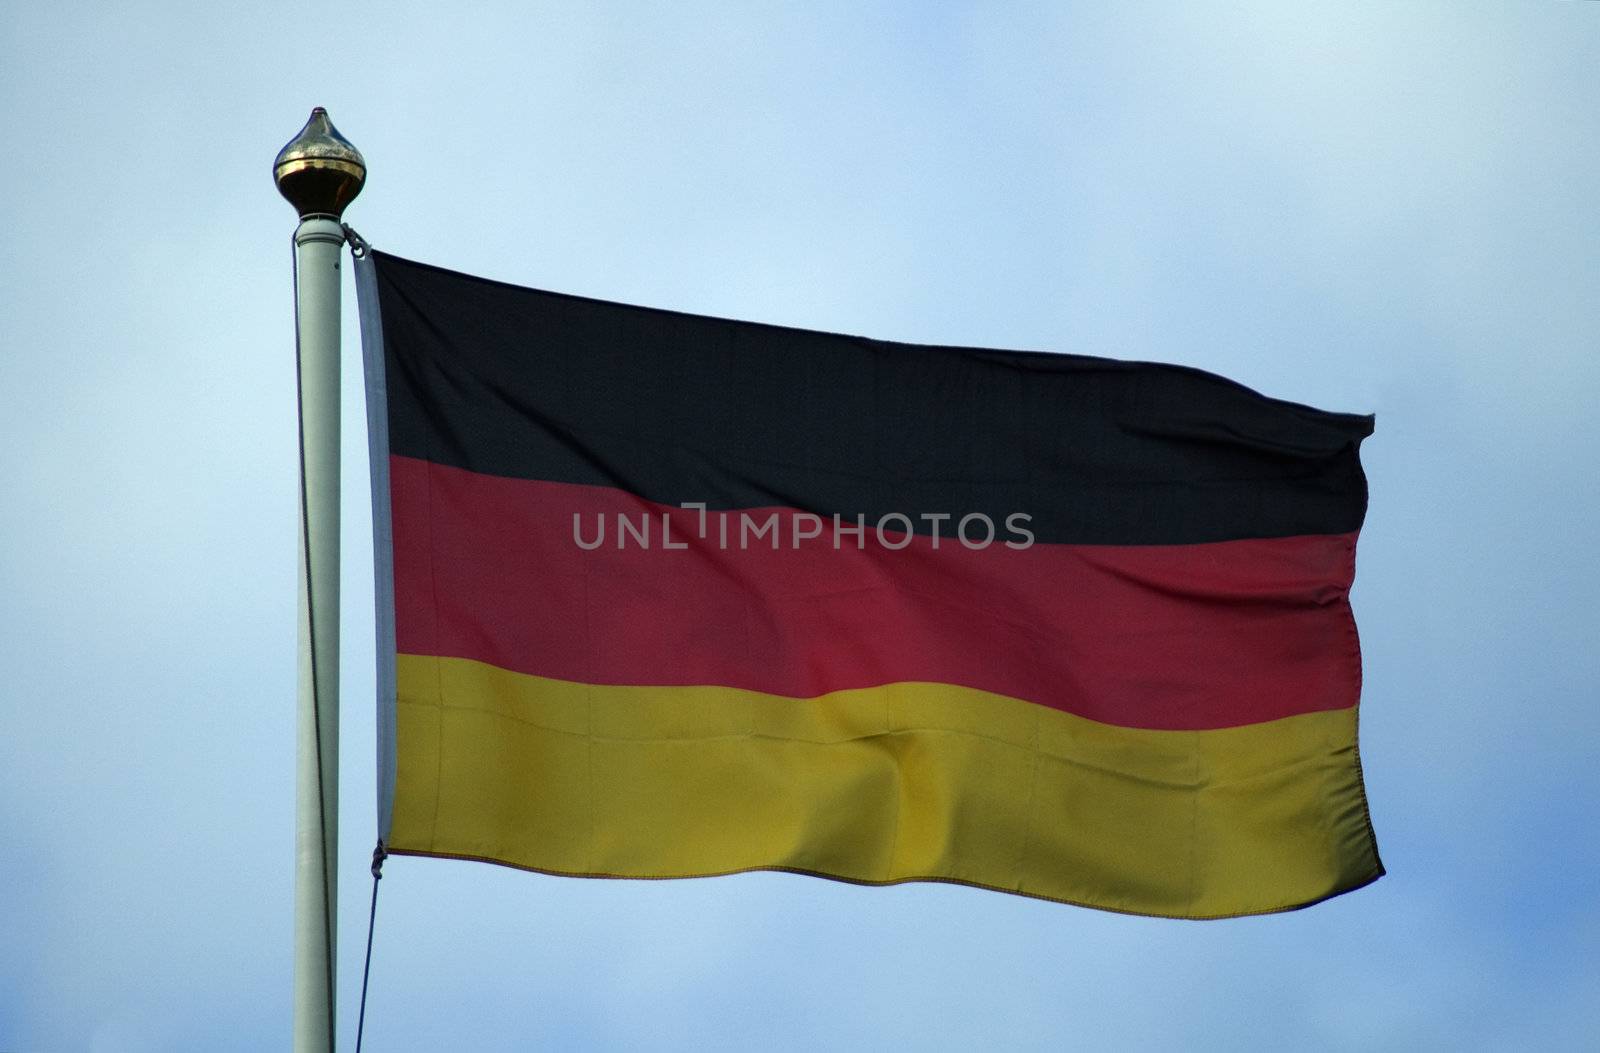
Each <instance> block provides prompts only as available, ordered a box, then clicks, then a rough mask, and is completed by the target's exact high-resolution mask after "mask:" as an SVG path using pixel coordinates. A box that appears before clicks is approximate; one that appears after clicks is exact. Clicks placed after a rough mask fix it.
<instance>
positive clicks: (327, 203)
mask: <svg viewBox="0 0 1600 1053" xmlns="http://www.w3.org/2000/svg"><path fill="white" fill-rule="evenodd" d="M272 178H273V179H274V180H275V181H276V182H277V184H278V193H280V194H282V195H283V196H284V197H285V198H287V199H288V201H289V204H291V205H293V206H294V207H295V209H296V211H298V212H299V213H300V218H301V219H305V218H306V217H307V216H331V217H333V218H334V219H338V218H339V217H340V216H341V215H342V214H343V213H344V207H345V206H346V205H348V204H349V203H350V202H352V201H354V200H355V197H356V195H357V194H359V193H361V184H363V183H365V182H366V181H367V162H366V161H365V160H363V159H362V157H361V151H360V150H357V149H356V148H355V147H354V146H351V145H350V140H348V139H346V138H345V137H344V136H342V135H340V134H339V130H338V129H337V128H335V127H334V126H333V122H332V121H330V120H328V111H327V110H324V109H323V108H322V107H321V106H318V107H317V108H316V109H314V110H312V111H311V119H310V120H308V121H306V126H305V127H304V128H302V129H300V134H299V135H296V136H295V137H294V138H293V139H290V140H289V144H288V145H287V146H285V147H284V148H283V149H282V150H279V151H278V158H277V160H276V161H274V162H272Z"/></svg>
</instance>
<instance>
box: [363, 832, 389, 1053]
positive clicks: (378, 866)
mask: <svg viewBox="0 0 1600 1053" xmlns="http://www.w3.org/2000/svg"><path fill="white" fill-rule="evenodd" d="M388 857H389V853H388V852H386V851H384V848H383V842H382V841H381V840H380V841H379V842H378V847H377V848H374V849H373V850H372V906H371V907H369V908H368V909H367V960H366V961H365V962H364V963H363V964H362V966H361V1008H360V1009H359V1010H358V1011H357V1012H356V1053H361V1040H362V1037H363V1036H364V1035H365V1033H366V1029H367V979H368V977H370V976H371V974H372V930H373V929H374V928H375V927H376V923H377V920H378V882H379V881H381V880H382V879H383V861H384V860H385V859H387V858H388Z"/></svg>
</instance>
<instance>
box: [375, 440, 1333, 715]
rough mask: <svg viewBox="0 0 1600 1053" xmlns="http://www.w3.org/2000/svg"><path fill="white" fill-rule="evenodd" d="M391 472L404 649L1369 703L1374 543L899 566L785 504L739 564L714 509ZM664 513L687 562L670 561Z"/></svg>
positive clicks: (506, 662) (737, 679) (735, 678)
mask: <svg viewBox="0 0 1600 1053" xmlns="http://www.w3.org/2000/svg"><path fill="white" fill-rule="evenodd" d="M390 479H391V482H392V488H393V519H394V574H395V608H396V611H395V614H396V631H397V644H398V647H399V650H400V651H401V652H403V653H408V654H434V655H443V656H448V657H456V658H471V659H477V660H479V661H483V662H488V663H491V664H493V665H497V666H500V667H502V668H505V669H510V670H515V671H517V672H522V673H531V674H534V675H538V676H546V677H554V678H558V679H563V680H576V681H583V682H586V683H596V684H656V685H663V686H676V685H692V684H716V685H723V686H728V687H740V688H747V689H749V690H752V691H761V692H766V693H768V694H778V695H787V696H792V697H796V698H808V697H814V696H816V695H821V694H825V693H827V692H830V691H838V690H843V689H847V688H860V687H871V686H876V685H879V684H887V683H894V682H897V681H919V680H920V681H936V682H943V683H951V684H960V685H963V686H966V687H972V688H978V689H980V690H984V691H992V692H995V693H997V694H1003V695H1010V696H1012V697H1014V698H1020V699H1026V700H1028V701H1032V702H1037V703H1041V704H1044V705H1047V706H1052V707H1054V708H1056V709H1061V710H1065V711H1067V712H1070V713H1075V714H1077V715H1079V716H1083V717H1088V718H1090V719H1092V720H1098V721H1101V722H1103V723H1108V724H1117V725H1122V726H1126V727H1138V728H1154V729H1170V730H1198V729H1206V728H1220V727H1232V726H1236V725H1240V724H1251V723H1256V722H1258V721H1265V720H1274V719H1277V718H1280V717H1286V716H1290V715H1293V714H1296V713H1306V712H1313V711H1318V710H1331V709H1344V708H1347V707H1349V706H1353V705H1355V703H1356V700H1357V697H1358V693H1359V686H1360V662H1361V659H1360V652H1359V648H1358V645H1357V642H1356V634H1355V623H1354V621H1353V619H1352V617H1351V614H1350V607H1349V602H1348V599H1347V594H1348V590H1349V587H1350V582H1351V577H1352V575H1353V573H1354V555H1355V540H1356V539H1355V535H1354V534H1341V535H1327V536H1302V537H1288V538H1272V539H1263V540H1248V541H1224V542H1215V543H1210V544H1202V545H1152V546H1110V545H1046V544H1035V545H1033V546H1032V547H1031V548H1027V549H1024V550H1013V549H1009V548H1006V547H1004V546H1002V545H1000V544H998V543H997V544H994V545H992V546H991V547H989V548H987V549H984V550H982V551H972V550H969V549H967V548H965V547H963V546H962V545H960V544H959V543H957V542H956V541H954V540H952V539H951V538H949V537H946V538H944V539H943V540H942V541H940V542H939V546H938V548H937V549H935V548H934V547H933V539H931V538H930V537H928V536H926V535H916V536H913V537H912V538H911V541H910V544H909V545H908V547H906V548H904V549H902V550H898V551H891V550H888V549H885V548H883V547H882V546H880V545H879V544H878V543H877V541H876V539H875V538H874V537H873V535H872V533H871V528H870V526H869V532H868V535H867V541H866V548H865V550H858V549H857V548H856V547H854V546H855V544H856V542H855V540H854V539H853V538H851V537H848V536H847V537H845V538H843V539H842V540H843V547H842V548H840V549H835V548H834V547H832V544H831V542H830V540H829V539H830V537H831V529H828V530H825V531H824V533H823V536H822V537H820V538H814V539H811V540H807V541H804V542H802V543H801V545H800V547H798V548H791V547H790V544H791V541H790V539H791V538H792V536H793V526H794V523H795V518H794V517H795V516H796V515H799V514H801V513H796V512H795V511H793V510H788V509H777V510H773V509H762V510H749V511H748V513H747V514H749V515H751V516H753V517H756V518H757V519H762V518H765V517H766V516H767V515H768V514H770V513H771V512H773V511H776V512H778V514H779V515H780V516H781V517H782V519H781V525H782V529H783V539H784V541H783V543H784V547H783V548H782V550H780V551H773V550H772V549H771V548H769V547H767V545H768V544H769V542H767V541H765V540H763V541H762V542H760V543H759V544H757V545H756V546H755V547H752V548H750V549H748V550H743V551H741V550H739V548H738V535H739V523H738V520H739V515H740V513H737V512H730V513H722V514H721V515H723V516H726V517H727V518H728V522H729V530H730V534H729V536H730V547H729V548H727V549H724V548H722V547H720V546H719V544H718V541H717V537H718V526H717V524H718V521H719V518H718V514H717V513H712V514H711V515H710V516H709V517H708V530H707V534H708V535H709V536H708V539H707V540H699V539H698V538H697V537H696V534H697V532H698V530H699V513H698V512H697V511H695V510H685V509H669V508H665V507H663V506H660V505H655V504H651V503H649V502H645V501H642V500H640V499H638V498H636V497H634V496H632V495H631V494H627V493H624V492H622V491H620V490H614V489H609V488H606V487H596V486H581V485H572V484H565V483H547V482H536V481H528V480H521V479H507V478H501V477H497V476H487V475H479V474H476V473H473V472H468V471H464V470H462V469H459V468H450V467H443V466H440V465H434V464H430V463H428V462H426V461H420V460H415V459H412V458H408V457H399V456H396V457H392V458H391V459H390ZM920 511H921V510H916V509H907V510H906V512H907V514H911V515H915V514H918V512H920ZM1018 511H1024V512H1025V511H1026V509H1019V510H1018ZM574 513H576V514H578V515H579V516H580V517H581V520H580V522H581V526H582V531H583V537H584V538H585V540H592V539H593V537H594V535H595V530H596V521H597V517H601V516H603V517H604V518H605V519H606V520H607V523H606V541H605V544H604V546H602V547H601V548H599V549H596V550H594V551H584V550H583V549H581V548H579V546H578V545H577V543H576V542H575V541H574V536H573V515H574ZM619 513H620V514H622V515H625V516H628V517H629V519H630V520H631V522H633V523H634V524H639V523H640V521H641V517H642V516H645V515H648V516H649V518H650V542H651V547H650V548H649V549H648V550H645V549H641V548H640V547H639V546H638V545H637V544H636V543H635V542H634V540H633V538H632V537H631V536H630V537H629V538H628V540H627V547H626V548H624V549H622V550H620V551H619V550H618V548H617V518H616V517H617V515H618V514H619ZM664 514H665V515H667V516H669V517H670V521H671V533H672V538H673V540H674V541H675V542H680V543H687V544H688V545H689V547H688V548H687V549H685V550H671V551H667V550H663V548H662V547H661V524H662V516H663V515H664ZM997 525H999V524H997ZM1000 526H1001V530H1002V532H1003V530H1004V527H1003V525H1000ZM1004 536H1006V535H1005V534H1004V533H1002V537H1004ZM889 540H890V541H891V542H892V543H899V542H900V541H902V540H904V536H903V535H890V536H889ZM430 549H431V557H430Z"/></svg>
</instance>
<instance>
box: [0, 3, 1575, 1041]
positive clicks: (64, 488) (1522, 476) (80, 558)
mask: <svg viewBox="0 0 1600 1053" xmlns="http://www.w3.org/2000/svg"><path fill="white" fill-rule="evenodd" d="M266 11H267V7H266V6H265V5H263V6H261V7H260V8H259V9H252V10H251V11H249V12H246V11H244V10H243V6H242V5H218V4H209V5H207V4H193V5H182V4H166V5H161V6H160V7H159V8H154V7H152V8H150V9H139V10H135V9H133V8H131V7H129V6H128V5H112V4H79V5H72V6H71V9H68V5H60V9H55V8H49V7H47V6H46V5H20V4H19V5H10V6H9V7H8V8H7V9H6V11H5V13H4V14H3V15H0V101H3V103H4V105H0V141H3V142H5V143H6V144H7V162H6V164H5V165H4V167H3V168H0V188H3V190H4V200H5V202H6V205H7V209H6V218H5V221H4V224H3V225H0V249H3V256H4V259H5V261H6V262H5V266H4V267H3V268H0V303H3V304H4V308H3V310H0V407H3V412H0V449H3V450H4V451H5V454H4V460H3V463H4V465H5V469H6V473H7V479H6V482H7V486H6V490H5V495H4V497H3V498H0V598H3V603H0V624H3V626H4V628H5V631H4V632H3V633H0V668H3V669H4V670H5V677H4V680H3V686H0V890H4V894H3V895H0V1050H28V1051H33V1050H46V1051H54V1050H85V1049H87V1050H95V1051H119V1050H168V1049H263V1050H267V1049H280V1048H283V1047H284V1046H285V1045H286V1043H287V1041H288V1034H289V1006H290V983H291V962H290V951H291V946H290V933H291V916H292V855H293V851H292V847H293V782H292V779H293V770H294V759H293V726H294V694H295V654H294V647H295V629H294V610H295V606H294V605H295V591H294V590H295V577H294V569H295V497H296V484H295V474H294V472H295V433H294V422H295V413H294V375H293V344H292V340H293V335H292V304H291V297H290V269H289V235H290V232H291V231H292V229H293V225H294V223H293V215H292V212H291V210H290V209H289V207H288V206H287V205H286V204H285V203H284V202H283V201H282V200H281V199H279V198H278V196H277V194H276V192H275V191H274V189H273V187H272V183H271V178H270V164H271V161H272V158H273V155H274V154H275V153H276V152H277V150H278V148H279V146H281V145H282V143H283V142H284V141H285V140H286V139H288V138H289V137H290V136H291V135H292V134H293V133H294V132H295V130H296V129H297V128H298V127H299V126H300V124H301V123H302V122H303V121H304V120H305V117H306V114H307V112H308V111H309V110H310V108H311V106H313V105H324V106H327V107H328V108H329V109H330V111H331V112H332V115H333V118H334V120H335V122H336V123H337V124H338V126H339V127H340V129H341V130H342V131H343V132H344V133H345V134H346V135H348V136H349V137H350V138H351V140H352V141H354V142H355V143H356V144H357V145H358V146H359V147H360V148H361V149H362V151H363V152H364V153H365V155H366V157H367V160H368V163H369V166H370V169H371V174H370V177H369V181H368V185H367V189H366V191H365V193H364V194H363V195H362V197H361V198H360V199H359V200H358V201H357V202H356V203H355V205H353V206H352V207H351V209H350V211H349V213H348V216H347V218H348V219H349V220H350V222H351V223H352V224H353V225H354V226H355V227H356V228H357V229H359V230H360V231H361V232H362V233H363V234H364V235H365V236H366V237H367V238H368V240H370V241H371V242H372V243H373V244H374V245H376V246H378V247H379V248H382V249H386V250H388V251H391V252H395V253H397V254H400V255H404V256H410V257H413V258H418V259H423V260H426V261H429V262H432V263H437V264H440V265H443V266H448V267H453V268H457V269H461V270H467V271H471V272H475V273H479V274H483V275H486V276H489V277H495V278H500V279H503V280H508V281H513V282H518V283H522V284H528V285H537V286H541V287H546V288H553V289H560V290H563V291H569V292H574V293H581V294H585V295H590V296H598V297H605V298H611V299H617V300H624V301H628V302H635V303H644V304H651V305H656V306H662V307H671V308H677V309H680V310H688V311H696V312H702V313H708V314H716V315H724V316H732V317H743V318H752V319H758V320H763V321H770V322H777V323H783V324H789V325H798V326H805V327H811V328H818V329H825V330H832V331H842V332H854V333H862V334H865V335H870V336H876V337H883V338H889V339H898V340H908V341H922V342H938V343H958V344H978V345H990V346H999V347H1011V348H1027V349H1038V350H1060V351H1074V352H1079V353H1084V354H1097V355H1107V356H1112V357H1125V358H1141V359H1156V360H1163V361H1172V362H1181V363H1185V364H1189V365H1195V366H1199V367H1202V368H1206V369H1210V370H1213V371H1216V372H1220V373H1223V374H1225V375H1228V376H1231V377H1233V378H1235V379H1237V380H1240V381H1242V382H1244V383H1246V384H1248V385H1250V386H1252V387H1254V388H1256V389H1258V390H1260V391H1263V392H1265V393H1268V394H1271V395H1275V396H1279V397H1282V398H1288V399H1293V400H1296V401H1302V402H1309V403H1312V404H1314V405H1318V406H1322V407H1325V408H1328V409H1337V410H1350V411H1370V412H1375V413H1376V414H1377V417H1378V426H1377V432H1376V434H1375V435H1374V437H1373V438H1372V439H1371V440H1369V442H1368V443H1367V445H1366V447H1365V450H1364V455H1365V461H1366V465H1367V471H1368V474H1369V476H1370V480H1371V488H1372V505H1371V511H1370V513H1369V516H1368V520H1367V526H1366V530H1365V531H1364V533H1363V537H1362V542H1361V552H1360V560H1359V570H1358V578H1357V585H1356V589H1355V593H1354V602H1355V606H1356V612H1357V617H1358V620H1359V622H1360V626H1361V632H1362V638H1363V643H1364V648H1365V654H1366V686H1365V694H1364V699H1363V712H1362V747H1363V758H1364V762H1365V768H1366V772H1367V779H1368V789H1369V794H1370V797H1371V803H1372V811H1373V817H1374V821H1375V823H1376V826H1377V830H1378V835H1379V843H1380V846H1381V849H1382V851H1383V855H1384V861H1385V863H1386V864H1387V866H1388V868H1389V872H1390V873H1389V876H1388V877H1387V878H1386V879H1384V880H1383V881H1381V882H1379V883H1378V884H1377V885H1374V886H1372V887H1370V888H1367V889H1364V890H1362V891H1359V892H1356V893H1354V894H1351V895H1349V896H1345V897H1342V898H1340V899H1337V900H1334V901H1332V902H1329V903H1327V904H1323V905H1321V906H1318V907H1315V908H1312V909H1310V910H1306V911H1302V912H1299V913H1296V914H1291V915H1282V916H1275V917H1268V918H1259V919H1248V920H1241V921H1234V922H1223V923H1211V924H1187V923H1176V922H1170V921H1157V920H1148V919H1136V918H1126V917H1119V916H1112V915H1106V914H1099V913H1095V912H1092V911H1088V910H1082V909H1076V908H1071V907H1064V906H1056V905H1052V904H1047V903H1040V902H1034V901H1029V900H1024V899H1020V898H1016V897H1007V896H1003V895H998V894H994V893H985V892H981V891H976V890H972V889H966V888H954V887H942V886H925V887H923V886H904V887H898V888H891V889H861V888H855V887H849V886H844V885H837V884H834V883H831V882H823V881H817V880H813V879H805V878H800V877H793V876H787V875H747V876H741V877H734V878H723V879H715V880H704V881H692V882H672V883H644V884H635V883H627V882H587V881H579V880H562V879H552V878H544V877H539V876H534V875H529V874H522V873H517V872H513V871H509V870H505V869H501V868H496V867H491V866H486V865H476V864H466V863H452V862H442V861H431V860H418V859H397V860H393V861H391V863H390V866H389V868H388V871H387V876H386V878H385V880H384V882H383V896H382V901H381V903H380V908H379V931H378V947H377V953H376V962H375V965H374V977H373V993H372V996H371V1002H370V1008H369V1014H370V1019H369V1021H368V1028H369V1041H370V1048H372V1049H380V1050H381V1049H431V1048H440V1047H444V1046H447V1045H448V1046H451V1047H455V1048H471V1049H486V1050H487V1049H519V1048H529V1047H531V1046H536V1045H540V1044H556V1043H560V1044H562V1045H564V1046H574V1047H578V1048H641V1047H642V1048H662V1049H677V1048H705V1047H711V1048H740V1047H749V1046H755V1045H759V1046H763V1047H772V1048H794V1049H800V1048H816V1047H830V1048H852V1047H854V1048H886V1047H908V1046H914V1047H924V1048H964V1047H970V1046H974V1045H988V1046H997V1047H1007V1048H1040V1049H1044V1048H1061V1047H1063V1046H1072V1045H1111V1046H1115V1047H1119V1048H1128V1049H1143V1048H1148V1049H1171V1048H1199V1049H1204V1048H1230V1049H1231V1048H1241V1047H1243V1048H1278V1047H1285V1046H1293V1047H1295V1048H1303V1049H1348V1048H1357V1047H1360V1048H1394V1049H1416V1048H1441V1049H1445V1048H1463V1047H1479V1048H1550V1049H1563V1048H1574V1047H1577V1046H1578V1045H1580V1043H1581V1041H1582V1036H1584V1035H1590V1036H1592V1035H1594V1034H1596V1033H1600V956H1597V955H1596V954H1595V948H1596V947H1597V946H1600V881H1597V879H1596V877H1595V875H1596V872H1597V867H1600V848H1597V844H1600V841H1597V838H1596V836H1595V834H1594V819H1593V813H1594V811H1595V806H1596V804H1597V802H1600V767H1597V765H1596V764H1595V763H1594V760H1593V756H1594V750H1595V746H1596V743H1597V742H1600V716H1597V709H1596V705H1595V700H1596V687H1595V685H1596V683H1597V681H1600V643H1597V640H1600V613H1597V610H1596V600H1595V597H1596V596H1597V595H1600V560H1597V559H1596V556H1595V536H1596V532H1597V529H1600V498H1597V496H1596V491H1595V486H1594V482H1593V478H1594V469H1595V463H1596V460H1597V455H1600V425H1597V423H1596V416H1595V411H1594V406H1595V402H1596V397H1597V396H1600V340H1597V336H1596V334H1597V333H1600V325H1597V323H1600V300H1597V292H1596V290H1597V289H1600V219H1597V215H1600V213H1597V210H1596V207H1595V179H1596V173H1600V134H1597V133H1600V78H1597V77H1596V76H1595V71H1596V70H1597V69H1600V4H1595V3H1556V2H1551V3H1545V2H1534V0H1529V2H1522V3H1501V4H1480V3H1435V4H1425V3H1407V4H1390V3H1374V4H1351V3H1346V4H1338V5H1302V4H1279V3H1256V4H1182V5H1179V4H1143V3H1118V4H1114V5H1113V4H1096V5H1088V4H1081V5H1065V4H1056V5H1039V6H1022V5H992V6H982V7H980V6H978V5H937V6H936V5H925V4H805V5H799V4H796V5H776V4H774V5H759V6H758V5H735V4H726V5H722V6H715V5H713V6H705V5H692V4H691V5H672V6H670V7H652V8H648V9H647V8H646V7H645V6H644V5H622V6H606V5H599V4H585V5H566V6H564V7H562V8H560V9H549V8H547V7H546V6H545V5H537V4H504V5H496V4H464V5H438V4H429V5H408V4H397V3H386V4H382V5H365V4H353V5H338V6H337V8H336V9H335V7H334V6H333V5H320V4H290V3H284V4H276V5H272V7H271V13H270V14H267V13H265V12H266ZM345 315H346V329H345V334H346V338H345V360H346V364H347V372H346V398H345V415H346V438H347V441H346V447H347V450H346V457H345V461H344V464H345V488H346V509H345V523H344V545H345V570H344V595H345V598H346V603H345V610H344V618H343V630H344V639H345V642H344V654H343V659H344V672H343V685H344V725H343V730H344V751H343V758H342V780H343V793H344V797H343V811H342V815H343V826H342V832H341V833H342V842H343V857H342V863H343V868H344V871H343V873H344V880H343V883H342V886H341V897H340V910H341V918H340V933H339V938H340V968H341V981H342V982H341V1038H342V1041H346V1042H348V1041H351V1040H353V1037H354V1023H355V999H356V996H357V994H358V982H359V975H360V956H361V950H362V941H363V938H364V934H365V928H364V926H365V917H366V896H367V894H368V883H367V879H366V873H365V864H366V860H367V856H368V854H369V853H370V850H371V845H372V841H373V837H374V820H373V789H372V786H373V772H372V768H373V765H372V753H373V745H372V742H373V719H372V704H371V696H372V691H373V687H372V624H371V612H370V606H369V597H370V588H371V569H370V553H371V542H370V536H369V533H368V531H369V526H370V524H369V519H368V513H367V504H366V502H367V497H366V485H367V484H366V468H365V444H364V440H363V436H362V432H361V420H362V409H361V402H360V398H361V396H360V384H359V371H358V370H357V369H356V361H357V359H356V351H357V340H356V330H355V315H354V291H353V289H352V288H350V287H349V286H348V285H347V287H346V312H345Z"/></svg>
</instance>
